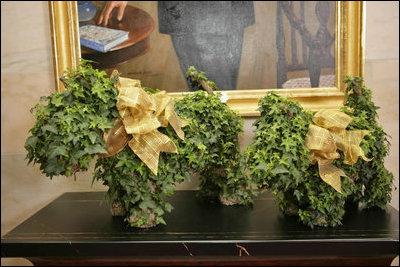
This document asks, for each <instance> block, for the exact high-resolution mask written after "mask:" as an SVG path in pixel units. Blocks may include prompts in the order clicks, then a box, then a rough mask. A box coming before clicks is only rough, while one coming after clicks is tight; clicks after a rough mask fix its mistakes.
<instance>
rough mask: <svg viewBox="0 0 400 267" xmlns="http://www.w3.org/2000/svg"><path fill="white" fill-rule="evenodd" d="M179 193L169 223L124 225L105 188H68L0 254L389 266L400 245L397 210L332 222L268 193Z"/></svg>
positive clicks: (64, 261)
mask: <svg viewBox="0 0 400 267" xmlns="http://www.w3.org/2000/svg"><path fill="white" fill-rule="evenodd" d="M195 194H196V193H195V191H177V192H176V193H175V195H174V196H172V197H171V198H169V202H170V203H171V204H172V205H173V206H174V207H175V208H174V209H173V210H172V212H171V213H168V214H166V215H165V217H164V218H165V221H166V222H167V225H159V226H157V227H155V228H151V229H135V228H130V227H127V225H126V223H125V222H124V221H123V218H122V217H112V216H111V215H110V210H109V206H108V204H107V202H106V201H105V200H104V196H105V194H104V192H84V193H65V194H63V195H61V196H60V197H59V198H57V199H56V200H54V201H53V202H51V203H50V204H49V205H47V206H46V207H44V208H43V209H41V210H40V211H39V212H37V213H36V214H34V215H33V216H32V217H30V218H29V219H27V220H26V221H25V222H23V223H22V224H20V225H19V226H17V227H16V228H15V229H13V230H12V231H10V232H9V233H8V234H6V235H5V236H4V237H3V238H2V242H1V256H2V257H24V258H28V259H29V260H30V261H31V262H33V263H34V264H40V265H55V264H57V265H86V264H88V265H352V264H354V265H389V264H390V263H391V261H392V260H393V258H395V256H396V255H398V250H399V219H398V215H399V214H398V211H396V210H395V209H393V208H391V207H389V208H388V212H383V211H379V210H371V211H359V210H357V209H356V208H353V210H349V211H347V212H346V215H345V217H344V219H343V225H342V226H340V227H337V228H314V229H310V228H308V227H306V226H304V225H302V224H300V223H298V222H297V219H296V218H295V217H285V216H283V215H282V214H281V213H280V212H279V210H278V208H277V206H276V204H275V203H274V200H273V198H272V196H271V195H270V194H268V193H264V194H262V195H260V196H259V197H258V198H257V199H256V200H255V204H254V206H253V207H235V206H234V207H232V206H231V207H227V206H222V205H221V204H219V203H207V202H204V201H202V200H200V199H198V198H196V196H195Z"/></svg>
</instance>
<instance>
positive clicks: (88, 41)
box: [79, 25, 129, 53]
mask: <svg viewBox="0 0 400 267" xmlns="http://www.w3.org/2000/svg"><path fill="white" fill-rule="evenodd" d="M79 35H80V41H81V45H83V46H85V47H88V48H91V49H94V50H97V51H100V52H103V53H105V52H107V51H109V50H110V49H112V48H114V47H116V46H117V45H119V44H122V43H123V42H125V41H126V40H128V39H129V37H128V35H129V32H127V31H122V30H114V29H109V28H105V27H101V26H96V25H84V26H81V27H79Z"/></svg>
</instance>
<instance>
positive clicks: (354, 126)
mask: <svg viewBox="0 0 400 267" xmlns="http://www.w3.org/2000/svg"><path fill="white" fill-rule="evenodd" d="M345 84H346V97H345V106H344V107H343V109H342V111H344V112H345V113H346V114H348V115H350V116H351V117H352V118H353V119H354V121H353V122H352V123H351V124H350V125H349V126H348V130H369V131H370V133H369V134H368V135H366V136H365V137H364V140H363V141H362V142H361V144H360V146H361V148H362V149H363V150H364V152H365V155H366V156H367V157H368V158H370V159H372V161H369V162H367V161H364V160H361V159H359V160H358V162H357V163H356V164H354V165H353V166H349V165H344V164H340V165H339V166H340V167H341V168H342V169H343V170H345V172H346V173H347V174H348V175H349V176H350V177H351V178H352V179H353V180H354V182H355V190H354V192H353V193H352V195H351V197H350V199H349V201H351V202H353V203H360V204H361V205H360V206H361V208H373V207H378V208H381V209H386V207H387V203H388V202H389V201H390V199H391V191H392V185H393V174H392V173H391V172H389V171H388V170H387V169H386V168H385V166H384V159H385V157H386V156H387V155H388V154H389V150H390V143H389V141H388V135H387V134H386V133H385V132H384V130H383V129H382V127H381V126H379V125H378V123H377V119H378V114H377V112H376V111H377V110H378V109H379V107H377V106H376V105H375V104H374V103H373V102H372V92H371V90H370V89H368V88H366V87H365V85H364V84H363V79H362V78H361V77H353V78H352V77H350V76H347V77H346V79H345Z"/></svg>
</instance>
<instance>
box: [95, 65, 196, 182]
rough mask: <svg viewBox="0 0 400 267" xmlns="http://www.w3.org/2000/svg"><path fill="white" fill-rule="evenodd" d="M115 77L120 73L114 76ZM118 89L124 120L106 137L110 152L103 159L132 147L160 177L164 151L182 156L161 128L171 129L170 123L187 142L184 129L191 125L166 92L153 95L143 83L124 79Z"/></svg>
mask: <svg viewBox="0 0 400 267" xmlns="http://www.w3.org/2000/svg"><path fill="white" fill-rule="evenodd" d="M115 75H117V72H116V71H114V72H113V73H112V75H111V77H113V76H115ZM117 88H118V90H119V94H118V99H117V109H118V111H119V114H120V116H121V119H118V120H117V121H116V124H115V126H114V127H113V128H112V129H111V130H110V131H108V132H107V133H105V134H104V139H105V143H106V150H107V152H108V153H107V154H106V155H104V154H103V155H102V156H105V157H109V156H113V155H116V154H118V153H119V152H120V151H122V150H123V149H124V148H125V146H126V145H127V144H128V145H129V147H130V148H131V149H132V150H133V152H134V153H135V154H136V155H137V156H138V157H139V158H140V159H141V160H142V161H143V162H144V163H145V164H146V165H147V167H149V169H150V170H151V171H152V172H153V173H154V174H155V175H157V170H158V160H159V155H160V152H162V151H164V152H169V153H178V149H177V147H176V145H175V143H174V142H173V141H172V140H171V139H170V138H169V137H168V136H166V135H165V134H162V133H160V132H159V131H158V130H157V128H158V127H167V126H168V123H169V124H170V125H171V126H172V128H173V129H174V131H175V132H176V134H177V135H178V137H179V138H180V139H182V140H184V139H185V133H184V132H183V131H182V129H181V127H185V126H186V125H188V124H187V122H186V121H184V120H182V119H181V118H179V116H178V115H177V114H176V113H175V110H174V99H173V98H172V97H170V96H168V95H167V94H166V92H165V91H161V92H158V93H156V94H154V95H149V94H147V93H146V92H145V91H144V90H143V89H142V87H141V85H140V81H139V80H134V79H128V78H122V77H119V78H118V83H117ZM130 135H132V138H131V137H130Z"/></svg>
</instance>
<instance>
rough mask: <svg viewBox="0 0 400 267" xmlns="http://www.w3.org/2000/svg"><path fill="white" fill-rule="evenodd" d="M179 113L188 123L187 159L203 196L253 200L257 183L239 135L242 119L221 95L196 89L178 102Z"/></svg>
mask: <svg viewBox="0 0 400 267" xmlns="http://www.w3.org/2000/svg"><path fill="white" fill-rule="evenodd" d="M175 109H176V112H177V113H178V115H179V116H180V117H182V118H183V119H185V120H187V121H188V122H189V126H187V127H185V128H184V130H185V151H184V152H183V153H184V155H185V156H186V160H187V161H188V163H189V164H190V166H191V168H192V169H193V170H194V171H195V172H196V173H197V174H198V175H199V179H200V186H201V189H200V192H199V193H200V195H201V196H203V197H206V198H209V199H215V198H217V197H219V196H220V195H221V196H222V197H224V198H233V199H238V200H239V203H238V204H249V203H252V197H253V196H254V195H255V194H256V190H255V188H254V182H252V181H251V180H250V179H249V176H248V175H246V172H245V170H246V165H245V160H244V158H243V155H241V153H240V148H239V140H238V135H239V134H240V133H242V132H243V119H242V118H241V117H240V116H238V115H237V114H236V113H235V112H234V111H232V110H231V109H230V108H229V107H228V105H227V104H226V103H222V102H221V100H220V94H219V93H215V94H207V93H206V92H204V91H197V92H195V93H193V94H191V95H188V96H185V97H184V98H183V99H182V100H180V101H177V102H176V104H175Z"/></svg>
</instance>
